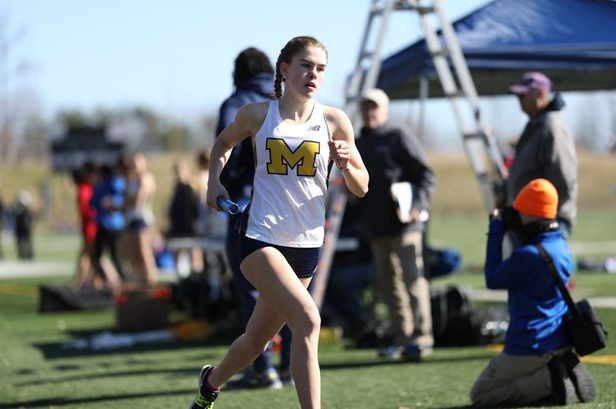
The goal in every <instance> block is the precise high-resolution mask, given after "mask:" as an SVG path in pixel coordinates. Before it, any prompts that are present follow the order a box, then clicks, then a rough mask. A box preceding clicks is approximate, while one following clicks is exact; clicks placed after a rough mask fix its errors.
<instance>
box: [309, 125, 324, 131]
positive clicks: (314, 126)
mask: <svg viewBox="0 0 616 409" xmlns="http://www.w3.org/2000/svg"><path fill="white" fill-rule="evenodd" d="M320 129H321V125H312V126H311V127H310V128H308V130H309V131H315V132H319V130H320Z"/></svg>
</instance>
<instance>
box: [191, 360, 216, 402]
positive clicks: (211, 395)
mask: <svg viewBox="0 0 616 409" xmlns="http://www.w3.org/2000/svg"><path fill="white" fill-rule="evenodd" d="M214 369H216V367H215V366H214V365H205V366H204V367H203V368H201V372H199V393H198V394H197V397H196V398H195V400H193V402H192V403H191V404H190V406H189V408H188V409H212V408H213V407H214V401H215V400H216V398H217V397H218V390H211V389H210V388H208V387H207V382H206V380H207V378H208V377H209V375H210V373H211V372H212V371H213V370H214Z"/></svg>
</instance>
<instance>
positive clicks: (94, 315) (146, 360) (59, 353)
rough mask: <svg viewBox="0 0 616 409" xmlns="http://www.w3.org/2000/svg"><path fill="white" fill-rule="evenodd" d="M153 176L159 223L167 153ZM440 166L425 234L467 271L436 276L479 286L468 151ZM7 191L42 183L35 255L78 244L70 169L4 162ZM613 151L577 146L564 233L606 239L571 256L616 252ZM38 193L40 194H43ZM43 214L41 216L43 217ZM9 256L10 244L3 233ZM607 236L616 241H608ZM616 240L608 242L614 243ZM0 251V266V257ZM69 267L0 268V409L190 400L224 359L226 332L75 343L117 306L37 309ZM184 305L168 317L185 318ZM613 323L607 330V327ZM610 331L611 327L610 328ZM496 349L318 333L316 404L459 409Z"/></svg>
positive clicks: (272, 397) (239, 401)
mask: <svg viewBox="0 0 616 409" xmlns="http://www.w3.org/2000/svg"><path fill="white" fill-rule="evenodd" d="M149 159H150V165H151V168H152V171H153V172H154V174H155V176H156V178H157V181H158V184H159V194H158V197H157V201H156V213H157V216H158V218H159V221H161V222H162V223H164V212H165V208H166V204H167V202H168V197H169V194H170V191H171V188H170V186H171V172H170V169H171V161H172V160H173V157H172V156H170V155H166V156H152V157H149ZM430 160H431V163H432V164H433V166H434V168H435V172H436V174H437V180H438V185H437V189H436V192H435V197H434V205H433V212H432V221H431V224H430V233H429V237H430V241H431V242H433V243H434V244H436V245H446V246H452V247H456V248H458V249H459V250H460V251H461V253H462V256H463V262H464V271H463V272H461V273H458V274H455V275H451V276H448V277H444V278H439V279H437V280H435V281H434V282H433V286H444V285H447V284H457V285H464V286H468V287H471V288H484V283H483V277H482V274H481V273H480V270H481V266H482V260H483V254H484V248H485V232H486V224H487V220H486V216H485V211H484V209H483V208H482V204H481V203H482V199H481V195H480V191H479V188H478V186H477V183H476V181H475V180H474V177H473V176H472V174H471V173H470V168H469V166H468V163H467V161H466V159H465V158H464V157H461V156H451V157H450V156H437V155H431V156H430ZM0 175H1V177H2V185H1V186H0V189H1V191H0V194H1V195H2V198H3V199H4V202H5V203H6V202H7V201H10V199H11V198H12V197H14V194H16V192H17V191H18V190H19V189H20V188H28V189H30V190H32V191H33V192H35V193H36V192H39V187H40V186H41V185H43V184H47V185H48V186H50V188H51V189H50V192H51V195H50V198H51V199H50V203H51V204H50V207H49V209H48V210H47V213H45V212H43V211H42V208H41V211H40V213H39V215H40V216H39V222H38V225H37V230H36V236H35V251H36V258H37V260H38V261H50V262H62V263H64V264H66V265H71V264H70V263H73V262H74V259H75V255H76V251H77V248H78V245H79V241H78V238H77V236H76V235H75V234H74V225H75V217H74V191H73V188H72V185H71V184H70V182H69V180H68V178H67V177H66V175H50V174H49V172H48V171H47V170H46V165H45V164H44V163H25V164H24V163H22V164H21V165H19V166H17V165H0ZM615 175H616V161H614V158H613V157H609V156H589V155H582V156H581V169H580V187H581V195H580V214H579V220H578V225H577V227H576V229H575V231H574V234H573V236H572V238H571V239H572V244H575V243H583V244H587V245H588V246H587V247H588V248H590V249H592V248H593V243H608V246H604V247H603V248H605V249H607V250H601V251H590V252H589V253H588V254H585V253H584V252H581V253H579V254H578V257H586V256H587V257H592V258H597V259H599V258H601V257H604V256H606V255H610V254H611V255H614V254H616V248H613V247H610V246H609V243H614V242H616V233H615V232H614V226H616V212H614V205H615V202H616V195H614V193H613V192H612V186H613V185H614V184H616V176H615ZM41 197H42V196H40V195H39V196H37V199H38V203H39V204H41V203H42V200H41ZM45 215H46V216H45ZM4 241H5V243H4V244H5V246H4V247H5V248H4V250H5V257H6V259H8V260H14V259H15V255H14V250H13V248H12V247H10V246H9V245H10V243H7V240H6V237H5V240H4ZM612 245H613V244H612ZM612 249H613V252H612ZM2 263H3V262H2V261H1V260H0V270H1V269H2V268H3V264H2ZM70 274H71V272H70V271H69V272H67V273H66V274H65V275H64V276H60V277H44V278H21V279H0V345H1V346H2V348H1V349H0V409H3V408H56V409H57V408H63V409H64V408H66V409H73V408H114V409H124V408H126V409H128V408H186V407H187V406H188V404H189V403H190V402H191V401H192V398H193V394H194V392H195V389H196V381H197V379H196V376H197V373H198V370H199V368H200V367H201V365H203V364H204V363H215V362H218V361H219V360H220V358H221V357H222V355H223V354H224V352H225V351H226V348H227V346H228V343H229V339H228V338H210V339H207V340H206V341H204V342H179V341H174V342H166V343H160V344H142V345H138V346H135V347H131V348H122V349H114V350H108V351H106V350H98V351H95V350H75V349H66V348H63V347H62V343H63V342H65V341H70V340H75V339H77V338H81V337H88V336H91V335H93V334H97V333H100V332H103V331H113V330H114V327H115V316H114V313H113V311H98V312H92V311H88V312H83V311H82V312H69V313H66V312H65V313H48V314H39V313H38V312H37V307H38V286H39V285H40V284H43V283H55V284H68V282H69V280H70ZM573 281H574V289H573V295H574V297H576V298H578V297H582V296H584V297H589V296H604V297H614V294H616V274H607V273H591V272H587V271H580V272H578V273H577V274H576V275H575V276H574V278H573ZM598 312H599V314H600V316H601V317H602V319H603V321H604V322H605V324H606V325H607V326H608V328H610V329H612V330H613V329H614V328H616V309H599V311H598ZM184 315H185V314H184V312H183V311H175V312H174V317H176V318H184ZM612 332H613V331H612ZM612 337H613V335H612ZM495 353H496V351H495V349H494V348H490V347H485V346H473V347H457V348H437V349H436V350H435V353H434V355H433V356H432V357H431V358H430V359H429V360H427V361H426V362H424V363H421V364H408V363H398V362H390V361H384V360H381V359H379V358H377V357H376V353H375V351H373V350H357V349H346V348H345V346H344V343H342V342H338V343H333V344H325V343H324V344H322V345H321V346H320V355H319V356H320V362H321V368H322V384H323V407H324V408H328V409H349V408H371V409H405V408H431V409H437V408H439V409H441V408H442V409H446V408H447V409H461V408H465V407H467V405H468V404H469V398H468V391H469V389H470V387H471V385H472V383H473V381H474V379H475V378H476V376H477V375H478V374H479V372H480V371H481V369H482V368H483V367H484V366H485V365H486V363H487V361H488V360H489V359H490V357H492V356H493V355H494V354H495ZM585 362H586V365H587V367H588V370H589V372H590V373H591V375H592V376H593V378H594V379H595V382H596V385H597V390H598V395H597V400H596V402H594V403H591V404H585V405H583V406H582V405H580V406H579V407H583V408H593V409H594V408H616V388H615V387H614V386H615V383H614V382H615V381H614V379H616V367H615V366H614V364H616V347H615V346H614V342H613V341H612V340H610V344H609V346H608V348H607V349H605V350H603V351H600V352H599V353H597V354H595V355H593V356H591V357H589V358H587V359H586V361H585ZM296 402H297V400H296V397H295V391H294V390H293V389H288V388H287V389H284V390H282V391H252V392H249V391H226V392H223V393H222V394H221V396H220V398H219V400H218V401H217V404H216V407H217V408H221V409H222V408H246V407H250V408H257V409H261V408H296V407H297V406H298V405H297V403H296Z"/></svg>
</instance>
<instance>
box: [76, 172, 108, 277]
mask: <svg viewBox="0 0 616 409" xmlns="http://www.w3.org/2000/svg"><path fill="white" fill-rule="evenodd" d="M98 176H99V175H98V170H97V168H96V166H95V165H94V164H93V163H92V162H86V163H84V164H83V165H81V166H80V167H79V168H77V169H74V170H73V172H72V177H73V182H74V184H75V188H76V189H77V211H78V213H79V214H78V216H79V225H80V229H79V230H80V233H81V249H80V250H79V254H78V256H77V271H76V274H75V278H74V280H73V285H74V286H75V287H77V288H82V287H90V286H94V287H98V286H100V285H103V284H104V282H103V281H102V280H100V277H99V276H98V274H96V273H95V271H94V265H93V263H92V258H93V255H94V243H95V241H96V231H97V225H96V209H95V208H94V207H93V206H91V205H90V200H91V199H92V195H93V194H94V185H95V184H96V183H98Z"/></svg>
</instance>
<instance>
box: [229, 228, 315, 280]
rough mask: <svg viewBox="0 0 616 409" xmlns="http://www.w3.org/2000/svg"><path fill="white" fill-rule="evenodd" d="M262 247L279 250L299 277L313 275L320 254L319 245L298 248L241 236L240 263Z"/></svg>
mask: <svg viewBox="0 0 616 409" xmlns="http://www.w3.org/2000/svg"><path fill="white" fill-rule="evenodd" d="M263 247H273V248H275V249H276V250H278V251H280V253H282V255H283V256H284V258H285V259H286V260H287V262H288V263H289V265H290V266H291V268H292V269H293V271H294V272H295V274H296V275H297V276H298V277H299V278H310V277H313V276H314V273H315V272H316V269H317V263H318V262H319V255H320V254H321V247H308V248H304V247H301V248H300V247H285V246H277V245H275V244H270V243H266V242H264V241H259V240H255V239H251V238H249V237H246V236H242V239H241V240H240V249H239V256H240V263H241V262H242V261H243V260H244V259H245V258H246V257H247V256H248V255H250V254H251V253H253V252H254V251H256V250H259V249H262V248H263Z"/></svg>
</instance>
